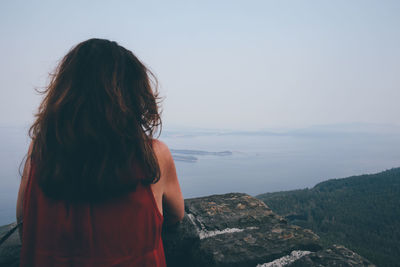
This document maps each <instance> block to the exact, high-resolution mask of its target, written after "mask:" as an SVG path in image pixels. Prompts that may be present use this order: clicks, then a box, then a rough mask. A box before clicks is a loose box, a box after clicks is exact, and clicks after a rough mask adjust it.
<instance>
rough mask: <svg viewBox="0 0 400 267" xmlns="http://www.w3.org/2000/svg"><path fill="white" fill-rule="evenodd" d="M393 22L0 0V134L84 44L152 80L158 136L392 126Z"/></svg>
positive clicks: (399, 70)
mask: <svg viewBox="0 0 400 267" xmlns="http://www.w3.org/2000/svg"><path fill="white" fill-rule="evenodd" d="M35 2H36V3H35ZM399 14H400V1H388V0H379V1H378V0H376V1H370V0H344V1H342V0H335V1H327V0H315V1H300V0H299V1H252V0H249V1H243V0H242V1H234V0H228V1H226V0H218V1H215V0H213V1H208V0H205V1H189V0H188V1H183V0H182V1H173V0H169V1H148V0H146V1H75V0H73V1H14V0H13V1H11V0H4V1H1V3H0V36H1V42H0V58H1V60H0V92H1V98H0V126H8V125H29V124H31V123H32V122H33V118H34V117H33V114H34V113H35V112H36V110H37V108H38V105H39V103H40V100H41V98H42V96H41V95H39V94H38V93H37V92H36V91H35V88H36V89H43V88H45V86H46V83H47V82H48V74H49V73H51V72H52V71H53V69H54V68H55V66H56V65H57V63H58V62H59V60H60V59H61V58H62V57H63V56H64V55H65V54H66V53H67V52H68V51H69V49H71V48H72V47H73V46H74V45H76V44H78V43H79V42H81V41H84V40H86V39H89V38H93V37H96V38H106V39H110V40H115V41H117V42H118V43H119V44H120V45H122V46H124V47H126V48H127V49H130V50H131V51H133V53H134V54H135V55H137V56H138V58H139V59H141V60H142V61H143V62H144V63H145V64H146V65H147V66H148V67H149V68H150V69H151V70H152V71H153V72H154V73H155V75H156V76H157V78H158V80H159V85H160V87H159V91H160V94H161V96H163V98H164V101H163V108H162V109H163V113H162V118H163V122H164V126H165V127H167V128H173V127H197V128H220V129H223V128H229V129H241V130H243V129H266V128H274V127H307V126H310V125H318V124H324V125H326V124H335V123H352V122H361V123H383V124H396V125H398V124H399V120H398V115H399V114H400V105H399V99H400V90H399V89H400V88H399V87H400V16H399Z"/></svg>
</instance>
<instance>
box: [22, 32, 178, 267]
mask: <svg viewBox="0 0 400 267" xmlns="http://www.w3.org/2000/svg"><path fill="white" fill-rule="evenodd" d="M148 74H151V73H150V72H149V71H148V70H147V69H146V67H145V66H144V65H143V64H142V63H141V62H140V61H139V60H138V59H137V58H136V57H135V56H134V55H133V54H132V52H131V51H129V50H127V49H125V48H123V47H121V46H119V45H118V44H117V43H116V42H111V41H108V40H102V39H90V40H87V41H85V42H82V43H80V44H78V45H77V46H76V47H74V48H73V49H72V50H71V51H70V52H69V53H68V54H67V55H66V56H65V57H64V58H63V60H62V61H61V63H60V65H59V66H58V68H57V69H56V72H55V74H54V75H53V76H52V79H51V82H50V84H49V86H48V88H47V89H46V90H45V97H44V100H43V102H42V104H41V105H40V108H39V112H38V115H37V119H36V121H35V123H34V124H33V126H32V127H31V131H30V134H31V137H32V143H31V146H30V148H29V152H28V157H27V161H26V163H25V168H24V172H23V177H22V180H21V186H20V190H19V193H18V202H17V220H18V221H21V220H22V219H23V227H22V232H20V234H21V236H22V249H21V266H83V267H85V266H165V257H164V251H163V244H162V240H161V226H162V222H163V218H165V220H166V222H168V223H175V222H178V221H180V220H182V218H183V215H184V204H183V198H182V193H181V190H180V187H179V182H178V179H177V176H176V171H175V166H174V162H173V159H172V156H171V153H170V151H169V150H168V147H167V146H166V145H165V144H163V143H162V142H160V141H157V140H155V139H153V134H154V132H155V131H156V129H157V127H158V126H160V124H161V120H160V116H159V112H158V103H157V100H158V97H157V92H156V91H153V89H152V87H151V80H150V79H149V77H148ZM163 216H164V217H163Z"/></svg>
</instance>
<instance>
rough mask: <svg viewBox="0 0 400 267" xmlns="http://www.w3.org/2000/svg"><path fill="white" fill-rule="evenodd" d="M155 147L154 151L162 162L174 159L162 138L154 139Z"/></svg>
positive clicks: (165, 162) (169, 161) (166, 162)
mask: <svg viewBox="0 0 400 267" xmlns="http://www.w3.org/2000/svg"><path fill="white" fill-rule="evenodd" d="M152 141H153V149H154V153H155V154H156V157H157V159H158V161H159V162H160V164H162V165H164V164H168V163H171V161H173V159H172V155H171V151H170V150H169V148H168V146H167V145H166V144H165V143H164V142H163V141H161V140H158V139H153V140H152ZM160 167H161V166H160Z"/></svg>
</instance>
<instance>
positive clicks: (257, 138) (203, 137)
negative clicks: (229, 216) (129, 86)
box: [0, 124, 400, 225]
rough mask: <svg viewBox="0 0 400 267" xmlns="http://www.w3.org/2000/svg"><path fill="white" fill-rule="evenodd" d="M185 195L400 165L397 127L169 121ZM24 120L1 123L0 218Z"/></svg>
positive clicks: (9, 218)
mask: <svg viewBox="0 0 400 267" xmlns="http://www.w3.org/2000/svg"><path fill="white" fill-rule="evenodd" d="M159 139H160V140H162V141H163V142H164V143H166V144H167V145H168V147H169V148H170V150H171V153H172V155H173V157H174V160H175V166H176V170H177V175H178V179H179V182H180V185H181V189H182V192H183V195H184V197H185V198H193V197H201V196H206V195H212V194H224V193H229V192H242V193H247V194H250V195H253V196H254V195H257V194H261V193H266V192H276V191H285V190H293V189H302V188H311V187H313V186H314V185H316V184H317V183H319V182H322V181H325V180H328V179H332V178H343V177H349V176H353V175H361V174H369V173H376V172H380V171H384V170H387V169H390V168H394V167H399V166H400V130H398V128H393V127H388V126H382V127H381V126H379V125H378V126H377V125H364V124H362V125H359V124H355V125H334V126H332V125H325V126H315V127H309V128H305V129H292V130H287V129H286V130H279V131H274V130H257V131H246V130H243V131H237V130H213V129H168V130H165V131H163V133H162V134H161V136H160V138H159ZM29 142H30V140H29V137H28V135H27V128H26V127H22V126H21V127H20V126H4V127H0V225H3V224H8V223H11V222H14V221H15V208H16V200H17V194H18V187H19V183H20V173H21V172H22V166H21V163H22V162H23V160H24V156H25V154H26V152H27V149H28V146H29Z"/></svg>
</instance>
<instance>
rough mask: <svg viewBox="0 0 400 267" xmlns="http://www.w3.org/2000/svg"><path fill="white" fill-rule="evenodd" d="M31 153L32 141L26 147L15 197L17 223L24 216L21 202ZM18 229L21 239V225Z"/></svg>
mask: <svg viewBox="0 0 400 267" xmlns="http://www.w3.org/2000/svg"><path fill="white" fill-rule="evenodd" d="M31 153H32V143H31V144H30V146H29V149H28V153H27V156H26V161H25V166H24V171H23V172H22V177H21V183H20V185H19V191H18V199H17V223H18V224H19V223H20V222H21V221H22V218H23V217H24V214H23V213H24V211H23V203H24V195H25V189H26V185H27V183H28V176H29V173H30V169H31ZM18 230H19V238H20V239H21V241H22V227H19V229H18Z"/></svg>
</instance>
